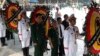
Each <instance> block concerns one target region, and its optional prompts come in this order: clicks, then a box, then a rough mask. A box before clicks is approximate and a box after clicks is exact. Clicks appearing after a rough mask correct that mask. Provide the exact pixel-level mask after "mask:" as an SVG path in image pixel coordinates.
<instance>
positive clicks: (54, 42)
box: [48, 19, 59, 56]
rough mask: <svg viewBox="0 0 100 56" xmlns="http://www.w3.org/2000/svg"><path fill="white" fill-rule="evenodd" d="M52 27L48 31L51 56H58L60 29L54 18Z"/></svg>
mask: <svg viewBox="0 0 100 56" xmlns="http://www.w3.org/2000/svg"><path fill="white" fill-rule="evenodd" d="M51 25H52V26H51V28H50V29H49V31H48V37H49V38H48V39H49V41H50V45H51V56H58V38H59V37H58V30H57V22H56V21H55V20H54V19H52V23H51Z"/></svg>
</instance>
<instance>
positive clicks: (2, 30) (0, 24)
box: [0, 11, 7, 46]
mask: <svg viewBox="0 0 100 56" xmlns="http://www.w3.org/2000/svg"><path fill="white" fill-rule="evenodd" d="M1 13H2V11H0V39H1V44H2V46H6V45H7V44H6V43H5V37H6V25H5V22H4V18H3V15H2V14H1Z"/></svg>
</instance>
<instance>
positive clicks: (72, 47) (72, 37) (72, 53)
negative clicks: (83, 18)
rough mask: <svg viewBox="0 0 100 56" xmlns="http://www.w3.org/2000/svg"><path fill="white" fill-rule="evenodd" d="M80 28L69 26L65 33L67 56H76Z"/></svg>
mask: <svg viewBox="0 0 100 56" xmlns="http://www.w3.org/2000/svg"><path fill="white" fill-rule="evenodd" d="M77 32H78V28H77V27H76V26H74V27H72V26H69V27H68V28H67V29H66V30H65V32H64V50H65V55H66V56H76V52H77V44H76V38H77V37H78V35H77Z"/></svg>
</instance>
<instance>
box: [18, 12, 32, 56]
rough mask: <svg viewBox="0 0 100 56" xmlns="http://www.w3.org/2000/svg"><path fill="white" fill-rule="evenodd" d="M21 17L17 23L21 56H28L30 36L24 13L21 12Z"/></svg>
mask: <svg viewBox="0 0 100 56" xmlns="http://www.w3.org/2000/svg"><path fill="white" fill-rule="evenodd" d="M21 16H22V18H21V20H20V21H19V22H18V34H19V39H20V41H21V45H22V50H23V55H24V56H30V55H29V44H30V36H31V32H30V27H29V24H28V22H27V21H26V20H27V18H26V16H25V12H22V14H21Z"/></svg>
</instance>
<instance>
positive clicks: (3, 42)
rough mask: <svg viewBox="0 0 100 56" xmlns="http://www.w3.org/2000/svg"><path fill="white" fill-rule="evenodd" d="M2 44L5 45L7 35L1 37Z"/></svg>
mask: <svg viewBox="0 0 100 56" xmlns="http://www.w3.org/2000/svg"><path fill="white" fill-rule="evenodd" d="M1 44H2V46H3V45H5V37H1Z"/></svg>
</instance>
